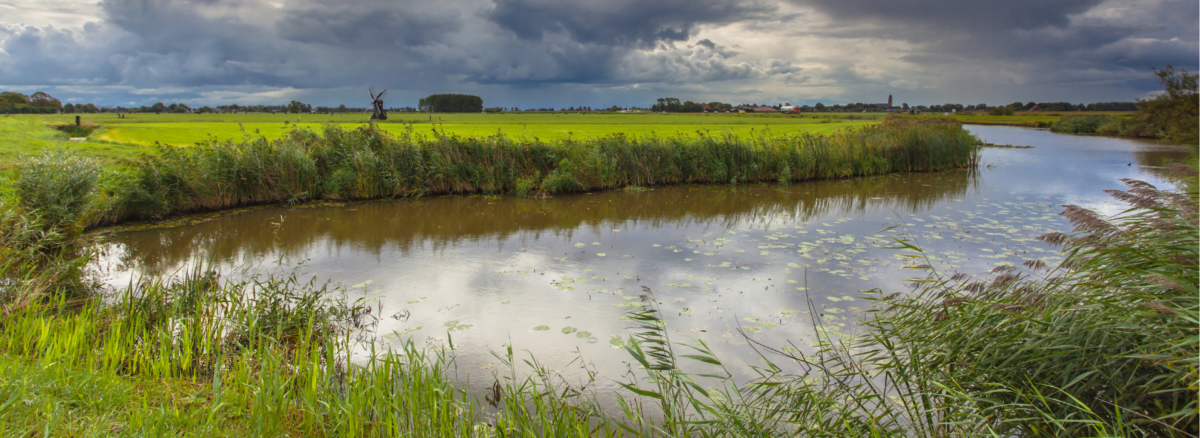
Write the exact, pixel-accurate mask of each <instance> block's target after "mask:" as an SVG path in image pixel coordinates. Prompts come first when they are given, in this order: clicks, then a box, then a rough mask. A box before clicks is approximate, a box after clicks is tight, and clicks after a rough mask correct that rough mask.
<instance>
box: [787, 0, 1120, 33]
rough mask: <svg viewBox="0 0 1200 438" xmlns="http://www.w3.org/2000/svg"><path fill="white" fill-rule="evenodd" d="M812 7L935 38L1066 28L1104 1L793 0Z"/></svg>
mask: <svg viewBox="0 0 1200 438" xmlns="http://www.w3.org/2000/svg"><path fill="white" fill-rule="evenodd" d="M790 1H791V2H793V3H796V4H801V5H805V6H812V7H814V8H816V9H818V10H820V11H821V12H824V13H825V14H828V15H829V16H831V17H832V18H834V19H836V20H840V21H846V20H864V21H870V22H873V23H876V24H881V25H885V26H889V25H903V26H921V27H920V29H919V30H920V31H921V32H925V33H926V34H928V35H931V36H932V35H935V34H937V33H939V32H945V31H948V30H953V31H963V30H965V31H970V32H972V33H982V32H987V31H995V30H1002V31H1009V30H1012V29H1038V28H1042V27H1045V26H1064V25H1066V24H1067V23H1068V21H1069V20H1068V16H1069V15H1072V14H1078V13H1081V12H1084V11H1087V10H1089V9H1091V8H1093V7H1095V6H1096V5H1098V4H1100V3H1101V2H1102V1H1103V0H1056V1H1045V0H1008V1H963V0H790Z"/></svg>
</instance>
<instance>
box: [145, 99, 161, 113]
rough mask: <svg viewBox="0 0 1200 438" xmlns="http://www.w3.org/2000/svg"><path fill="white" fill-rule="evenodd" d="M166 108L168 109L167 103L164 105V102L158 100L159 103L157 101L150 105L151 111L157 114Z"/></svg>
mask: <svg viewBox="0 0 1200 438" xmlns="http://www.w3.org/2000/svg"><path fill="white" fill-rule="evenodd" d="M143 108H144V107H143ZM166 110H167V106H166V105H163V103H162V102H157V103H155V104H154V105H150V111H151V112H153V113H155V114H158V113H161V112H163V111H166Z"/></svg>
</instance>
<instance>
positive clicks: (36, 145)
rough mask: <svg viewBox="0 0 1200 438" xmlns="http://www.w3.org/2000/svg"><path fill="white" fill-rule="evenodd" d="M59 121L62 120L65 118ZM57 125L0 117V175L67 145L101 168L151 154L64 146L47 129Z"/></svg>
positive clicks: (141, 148) (119, 147)
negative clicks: (41, 153)
mask: <svg viewBox="0 0 1200 438" xmlns="http://www.w3.org/2000/svg"><path fill="white" fill-rule="evenodd" d="M60 118H62V119H66V116H61V117H60ZM72 120H74V119H73V118H72ZM61 123H65V121H64V120H54V119H51V117H50V116H46V117H41V116H25V117H18V116H13V117H0V172H3V171H7V170H10V169H12V167H13V166H14V165H15V164H16V162H17V158H18V157H20V156H21V155H22V154H32V153H36V152H38V151H41V150H42V149H45V148H47V147H53V146H58V145H69V148H70V149H71V150H74V151H76V152H78V153H79V154H81V155H84V156H88V157H92V158H96V159H98V160H100V162H101V163H102V164H104V165H105V166H115V165H119V164H120V163H121V162H122V160H127V159H134V158H137V157H138V156H141V155H142V154H144V153H154V152H155V149H154V147H153V146H146V145H137V144H119V143H113V142H108V141H85V142H67V135H66V134H65V133H62V132H60V131H58V130H56V129H53V128H52V127H50V126H48V125H50V124H61ZM235 126H236V125H235Z"/></svg>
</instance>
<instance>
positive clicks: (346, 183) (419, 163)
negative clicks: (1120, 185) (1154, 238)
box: [21, 120, 978, 227]
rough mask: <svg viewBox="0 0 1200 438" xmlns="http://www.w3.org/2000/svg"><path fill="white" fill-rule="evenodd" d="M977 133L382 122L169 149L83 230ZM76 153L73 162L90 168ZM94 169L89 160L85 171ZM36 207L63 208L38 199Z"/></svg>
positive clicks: (875, 153) (38, 171)
mask: <svg viewBox="0 0 1200 438" xmlns="http://www.w3.org/2000/svg"><path fill="white" fill-rule="evenodd" d="M977 142H978V140H976V139H975V138H974V137H973V136H971V135H970V134H969V133H967V132H966V131H964V130H963V129H961V127H959V126H958V125H955V124H941V123H935V124H918V123H907V122H904V121H902V120H893V121H890V122H885V123H884V124H882V125H880V126H873V127H864V128H860V129H855V130H846V131H840V132H837V133H835V134H833V135H828V136H813V135H803V136H795V137H767V136H762V137H736V136H731V135H722V136H704V135H697V136H690V137H687V136H675V137H642V138H638V137H634V138H630V137H625V136H619V135H618V136H610V137H603V138H595V139H587V140H569V139H568V140H559V141H554V142H545V141H538V140H528V139H525V140H514V139H511V138H508V137H503V136H494V137H487V138H462V137H455V136H440V137H434V138H428V137H423V136H414V135H412V133H411V132H406V133H405V134H404V135H401V136H398V137H396V136H392V135H389V134H387V133H386V132H383V131H382V130H380V129H378V128H377V127H375V126H373V125H371V126H365V127H362V128H359V129H355V130H344V129H342V127H340V126H338V125H326V126H325V127H324V132H322V133H320V134H318V133H315V132H312V131H307V130H293V131H291V132H290V133H289V134H288V135H287V136H286V137H284V138H282V139H279V140H275V141H268V140H265V139H256V140H248V141H245V142H237V143H235V142H229V141H226V142H205V143H202V144H199V145H197V146H194V147H189V148H174V147H162V148H161V149H160V150H159V152H158V154H157V155H154V156H146V157H144V158H143V159H141V160H140V161H138V162H134V163H131V164H128V165H127V168H128V171H127V172H123V173H112V172H105V171H100V172H99V174H100V175H101V176H100V177H98V179H97V180H96V181H95V182H94V183H92V187H89V188H88V189H87V190H88V193H87V194H86V195H81V196H85V197H87V198H88V199H87V205H88V208H87V209H86V213H84V222H83V223H84V224H85V225H86V226H88V227H91V226H97V225H106V224H115V223H120V222H124V221H128V220H142V219H159V218H163V217H167V216H170V215H174V214H180V213H189V212H198V211H211V210H220V209H226V208H234V207H238V206H244V205H254V204H263V203H296V202H303V201H308V200H317V199H333V200H346V199H374V198H392V197H402V196H420V195H426V194H437V193H475V192H479V193H515V194H517V195H522V196H528V195H540V194H556V193H564V192H576V191H587V190H597V189H610V188H618V187H626V186H651V185H659V184H677V183H739V182H760V181H777V182H782V183H787V182H791V181H804V180H811V179H822V178H844V177H852V176H862V175H877V174H885V173H890V172H924V171H934V170H941V169H951V168H963V167H969V166H973V165H974V164H975V162H976V159H977V149H976V146H977ZM50 154H51V155H47V156H43V157H41V158H39V159H37V160H34V161H33V162H31V164H30V165H29V166H26V167H25V168H24V169H23V170H22V173H21V179H23V180H26V181H27V183H28V184H30V187H33V186H36V185H39V184H52V182H51V181H52V180H55V179H62V178H68V179H69V178H71V177H72V175H75V174H78V173H79V172H74V171H71V172H59V171H55V170H53V169H59V168H60V167H58V166H57V164H56V163H58V162H63V161H71V160H74V159H73V158H69V157H67V156H65V155H62V153H50ZM76 161H78V163H77V167H79V168H80V169H83V168H89V169H90V168H93V167H95V166H94V165H93V164H88V163H87V162H85V161H86V160H83V161H79V160H76ZM89 172H91V171H89ZM34 198H36V199H39V200H38V201H36V202H38V204H35V205H29V206H27V208H29V209H47V208H58V206H56V204H55V201H54V200H52V199H49V198H37V197H33V198H30V199H34Z"/></svg>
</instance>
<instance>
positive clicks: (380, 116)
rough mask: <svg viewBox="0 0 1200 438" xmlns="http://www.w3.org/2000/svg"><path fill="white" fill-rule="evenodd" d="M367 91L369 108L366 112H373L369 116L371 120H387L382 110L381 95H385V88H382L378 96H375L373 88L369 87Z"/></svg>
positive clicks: (385, 113)
mask: <svg viewBox="0 0 1200 438" xmlns="http://www.w3.org/2000/svg"><path fill="white" fill-rule="evenodd" d="M368 91H369V92H370V93H371V108H369V109H367V111H370V110H371V109H374V110H375V113H374V114H371V120H387V111H384V110H383V95H385V94H387V88H384V89H383V92H381V93H379V94H375V87H371V89H370V90H368ZM367 111H363V114H366V113H367Z"/></svg>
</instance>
